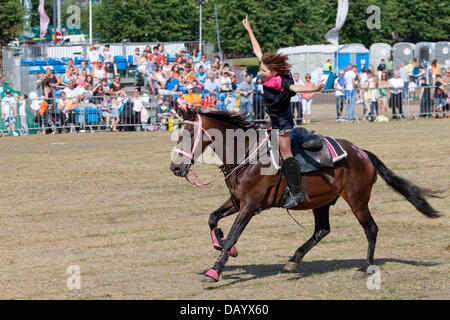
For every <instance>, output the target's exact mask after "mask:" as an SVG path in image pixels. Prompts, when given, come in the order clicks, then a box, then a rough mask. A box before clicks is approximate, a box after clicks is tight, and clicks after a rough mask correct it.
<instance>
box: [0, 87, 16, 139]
mask: <svg viewBox="0 0 450 320" xmlns="http://www.w3.org/2000/svg"><path fill="white" fill-rule="evenodd" d="M1 111H2V112H1V114H2V120H3V123H4V124H5V127H6V128H7V129H8V134H7V136H18V135H19V134H18V133H17V132H15V129H16V117H17V100H16V98H14V97H13V96H12V95H11V90H9V89H6V90H5V97H4V98H3V99H2V104H1Z"/></svg>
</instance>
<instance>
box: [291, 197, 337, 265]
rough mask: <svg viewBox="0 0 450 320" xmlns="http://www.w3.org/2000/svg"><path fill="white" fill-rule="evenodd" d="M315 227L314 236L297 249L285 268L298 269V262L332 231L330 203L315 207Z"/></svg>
mask: <svg viewBox="0 0 450 320" xmlns="http://www.w3.org/2000/svg"><path fill="white" fill-rule="evenodd" d="M313 213H314V220H315V228H314V234H313V236H312V237H311V238H310V239H309V240H308V241H306V242H305V243H304V244H303V245H302V246H301V247H300V248H298V249H297V251H295V253H294V255H293V256H292V257H291V259H289V261H288V263H286V265H285V266H284V270H286V271H293V270H295V269H297V267H298V264H299V263H300V261H302V259H303V257H304V256H305V254H306V253H308V251H309V250H311V249H312V248H313V247H314V246H315V245H316V244H317V243H318V242H319V241H320V240H322V239H323V238H324V237H325V236H326V235H327V234H328V233H330V219H329V213H330V205H329V204H328V205H326V206H323V207H320V208H317V209H313Z"/></svg>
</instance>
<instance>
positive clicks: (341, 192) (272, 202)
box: [170, 108, 439, 282]
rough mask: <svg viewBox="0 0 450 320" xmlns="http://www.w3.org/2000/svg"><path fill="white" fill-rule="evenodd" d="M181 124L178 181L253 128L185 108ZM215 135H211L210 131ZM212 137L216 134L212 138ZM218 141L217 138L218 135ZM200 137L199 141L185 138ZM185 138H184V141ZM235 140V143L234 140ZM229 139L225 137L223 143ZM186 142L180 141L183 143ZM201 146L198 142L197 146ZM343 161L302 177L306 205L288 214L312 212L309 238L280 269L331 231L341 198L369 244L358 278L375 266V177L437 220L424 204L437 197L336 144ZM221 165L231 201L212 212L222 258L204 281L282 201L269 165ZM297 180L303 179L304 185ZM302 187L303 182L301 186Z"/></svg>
mask: <svg viewBox="0 0 450 320" xmlns="http://www.w3.org/2000/svg"><path fill="white" fill-rule="evenodd" d="M180 112H181V114H182V116H183V118H184V124H183V125H182V126H183V128H182V130H181V131H182V132H184V135H183V134H181V135H180V137H179V140H178V144H177V149H175V154H174V155H175V156H174V158H173V161H172V163H171V165H170V170H171V171H172V172H173V173H174V174H175V175H176V176H180V177H186V178H187V176H188V173H189V170H190V168H191V165H192V164H193V163H194V158H195V157H194V154H200V153H201V152H203V151H204V150H205V148H206V147H207V146H208V145H210V144H211V145H213V146H214V144H216V146H214V148H216V147H218V145H217V144H222V146H221V147H222V150H228V152H230V149H229V148H228V149H227V147H226V146H227V145H229V144H230V143H231V145H234V146H235V148H236V143H235V141H227V135H226V131H227V130H230V129H232V130H239V129H241V130H243V131H247V130H250V129H255V128H256V125H255V124H254V123H251V122H248V121H246V120H245V119H243V118H242V117H240V116H238V115H234V114H230V113H227V112H219V111H213V110H210V109H200V108H195V109H185V110H180ZM214 130H215V131H214ZM211 132H215V134H214V137H213V134H211ZM217 133H221V134H222V138H221V139H217V136H218V134H217ZM199 136H202V139H201V140H198V139H193V140H192V139H187V140H186V137H188V138H193V137H199ZM183 137H184V138H183ZM233 139H234V138H233ZM183 140H186V141H188V140H192V141H190V142H189V143H188V149H190V150H187V151H182V150H181V147H180V146H181V145H182V144H183ZM228 140H229V138H228ZM186 141H185V142H186ZM199 141H201V143H200V142H199ZM337 141H338V142H339V143H340V144H341V146H342V147H343V148H344V150H345V151H346V152H347V154H348V155H347V157H346V158H344V159H342V160H340V161H338V162H336V163H335V166H334V168H321V169H319V170H317V171H315V172H310V173H306V174H303V179H305V178H306V185H307V196H308V198H309V200H308V201H305V202H303V203H301V204H300V205H298V206H297V207H295V208H293V210H309V209H312V211H313V214H314V219H315V229H314V234H313V236H312V237H311V238H310V239H309V240H308V241H307V242H306V243H305V244H303V245H302V246H301V247H300V248H298V249H297V250H296V251H295V253H294V255H293V256H292V257H291V258H290V259H289V261H288V262H287V264H286V265H285V267H284V269H285V270H287V271H292V270H295V269H296V268H297V266H298V264H299V263H300V262H301V260H302V259H303V257H304V256H305V254H306V253H307V252H308V251H309V250H311V249H312V248H313V247H314V246H315V245H316V244H317V243H318V242H319V241H320V240H321V239H322V238H323V237H325V236H326V235H327V234H328V233H329V232H330V223H329V209H330V206H331V205H333V204H334V203H335V202H336V200H337V199H338V198H339V197H342V198H343V199H344V200H345V201H346V202H347V203H348V204H349V206H350V208H351V210H352V211H353V213H354V215H355V216H356V218H357V219H358V221H359V223H360V224H361V226H362V227H363V229H364V232H365V234H366V236H367V241H368V252H367V261H366V264H365V265H364V266H362V267H361V268H360V269H358V272H360V273H362V272H363V273H364V274H365V273H366V272H367V268H368V267H369V266H371V265H373V263H374V251H375V243H376V238H377V232H378V227H377V225H376V223H375V221H374V220H373V218H372V215H371V214H370V211H369V206H368V203H369V200H370V195H371V191H372V186H373V184H374V183H375V182H376V177H377V173H378V174H379V175H380V176H381V177H382V178H383V179H384V180H385V181H386V183H387V184H388V185H389V186H391V187H392V188H393V189H394V190H396V191H397V192H399V193H400V194H402V195H403V196H404V197H405V198H406V199H407V200H408V201H409V202H410V203H411V204H413V205H414V206H415V208H416V209H417V210H418V211H420V212H422V213H423V214H424V215H425V216H427V217H429V218H436V217H439V214H438V212H437V211H436V210H434V209H433V208H432V207H431V206H430V205H429V203H428V202H427V200H426V199H425V198H426V197H428V196H432V197H437V195H436V192H433V191H430V190H427V189H423V188H420V187H418V186H416V185H414V184H412V183H411V182H409V181H407V180H405V179H403V178H401V177H399V176H397V175H396V174H395V173H393V172H392V171H391V170H389V169H388V168H387V167H386V166H385V165H384V164H383V163H382V162H381V161H380V159H378V157H376V156H375V155H374V154H372V153H371V152H369V151H366V150H361V149H359V148H358V147H356V146H355V145H354V144H352V143H351V142H349V141H346V140H340V139H338V140H337ZM249 145H250V142H246V143H245V148H246V150H245V151H246V152H245V154H246V155H248V153H249V150H248V148H249ZM219 156H221V157H222V158H223V159H221V160H222V162H223V163H224V165H223V166H222V167H221V169H222V171H223V173H224V175H225V176H226V177H225V182H226V185H227V187H228V188H229V190H230V194H231V196H230V198H228V200H227V201H226V202H225V203H224V204H223V205H222V206H221V207H220V208H218V209H217V210H215V211H214V212H212V213H211V215H210V218H209V227H210V229H211V237H212V240H213V245H214V247H215V248H216V249H217V250H220V251H221V253H220V255H219V258H218V259H217V261H216V262H215V264H214V266H213V268H212V269H210V270H209V271H208V272H207V273H206V275H205V277H204V281H205V282H216V281H218V280H219V275H220V274H221V272H222V271H223V269H224V267H225V264H226V262H227V260H228V258H229V256H236V255H237V251H236V249H235V247H234V245H235V244H236V242H237V240H238V239H239V236H240V235H241V234H242V232H243V231H244V229H245V227H246V226H247V224H248V223H249V222H250V220H251V218H252V217H253V216H254V215H255V214H258V213H260V212H261V211H262V210H266V209H269V208H272V207H279V206H280V204H282V201H283V197H284V196H285V192H283V190H285V188H286V180H285V178H284V176H282V175H281V173H275V174H271V175H262V174H261V169H262V168H263V167H269V166H271V164H259V163H256V164H248V163H242V160H243V159H242V158H241V159H238V156H237V155H236V152H235V155H234V156H233V159H234V160H233V162H234V163H229V161H228V162H226V161H225V154H223V155H219ZM303 179H302V180H303ZM303 183H304V184H305V181H303ZM234 213H238V215H237V217H236V220H235V221H234V223H233V226H232V227H231V230H230V232H229V234H228V237H227V238H226V239H225V240H223V239H222V237H223V235H222V231H221V230H220V229H218V228H217V224H218V222H219V220H220V219H222V218H224V217H226V216H229V215H232V214H234Z"/></svg>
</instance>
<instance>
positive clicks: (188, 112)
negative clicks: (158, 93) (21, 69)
mask: <svg viewBox="0 0 450 320" xmlns="http://www.w3.org/2000/svg"><path fill="white" fill-rule="evenodd" d="M175 110H176V111H177V112H178V114H180V115H181V117H182V118H183V120H194V119H195V113H194V111H193V110H192V109H191V108H189V107H182V106H177V107H175Z"/></svg>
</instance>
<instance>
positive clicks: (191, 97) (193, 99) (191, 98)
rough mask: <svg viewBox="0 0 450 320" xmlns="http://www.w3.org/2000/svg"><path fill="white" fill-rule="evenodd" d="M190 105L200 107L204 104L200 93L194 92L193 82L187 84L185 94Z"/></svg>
mask: <svg viewBox="0 0 450 320" xmlns="http://www.w3.org/2000/svg"><path fill="white" fill-rule="evenodd" d="M184 98H185V99H186V102H187V104H188V106H192V107H200V106H201V104H202V99H201V96H200V95H199V94H196V93H194V87H193V86H192V84H189V85H188V86H187V93H186V94H185V95H184Z"/></svg>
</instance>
